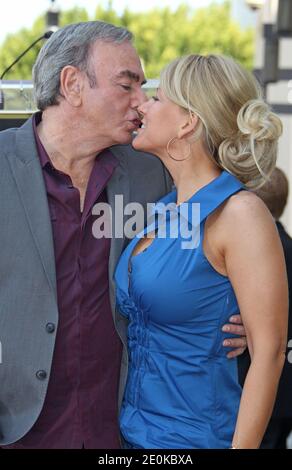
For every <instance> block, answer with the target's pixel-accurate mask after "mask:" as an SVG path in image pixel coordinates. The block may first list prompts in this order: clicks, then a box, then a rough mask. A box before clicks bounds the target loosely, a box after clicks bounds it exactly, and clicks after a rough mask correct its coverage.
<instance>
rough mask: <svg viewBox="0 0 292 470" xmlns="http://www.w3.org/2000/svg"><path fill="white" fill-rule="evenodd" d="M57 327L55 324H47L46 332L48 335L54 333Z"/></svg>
mask: <svg viewBox="0 0 292 470" xmlns="http://www.w3.org/2000/svg"><path fill="white" fill-rule="evenodd" d="M55 329H56V327H55V325H54V323H47V324H46V332H47V333H54V331H55Z"/></svg>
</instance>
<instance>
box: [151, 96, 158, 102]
mask: <svg viewBox="0 0 292 470" xmlns="http://www.w3.org/2000/svg"><path fill="white" fill-rule="evenodd" d="M151 98H152V99H153V100H154V101H159V99H158V98H157V96H151Z"/></svg>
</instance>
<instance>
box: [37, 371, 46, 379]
mask: <svg viewBox="0 0 292 470" xmlns="http://www.w3.org/2000/svg"><path fill="white" fill-rule="evenodd" d="M36 376H37V378H38V379H39V380H45V379H46V378H47V373H46V371H45V370H38V371H37V373H36Z"/></svg>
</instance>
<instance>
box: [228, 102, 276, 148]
mask: <svg viewBox="0 0 292 470" xmlns="http://www.w3.org/2000/svg"><path fill="white" fill-rule="evenodd" d="M237 125H238V129H239V131H240V132H241V133H242V134H243V135H245V136H250V137H251V138H252V139H253V140H257V141H262V140H264V139H267V140H274V139H278V138H279V137H280V135H281V134H282V123H281V121H280V119H279V118H278V116H277V115H276V114H275V113H273V112H272V111H271V109H270V107H269V105H268V104H267V103H265V102H264V101H263V100H261V99H256V100H249V101H247V102H246V103H245V104H244V105H243V106H242V108H241V109H240V111H239V113H238V115H237Z"/></svg>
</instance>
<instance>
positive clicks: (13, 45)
mask: <svg viewBox="0 0 292 470" xmlns="http://www.w3.org/2000/svg"><path fill="white" fill-rule="evenodd" d="M88 19H89V18H88V13H87V11H86V10H85V9H84V8H78V7H76V8H73V9H71V10H67V11H64V12H62V13H61V15H60V25H61V26H64V25H66V24H69V23H75V22H77V21H88ZM45 30H46V28H45V15H44V16H41V17H39V18H38V19H37V20H36V21H35V22H34V24H33V26H32V27H31V28H30V29H28V28H22V29H21V30H20V31H18V32H17V33H15V34H8V35H7V37H6V39H5V40H4V42H3V44H2V45H0V75H1V74H2V72H3V71H4V70H5V69H6V67H8V66H9V65H10V64H12V62H13V61H14V60H15V59H16V57H18V56H19V55H20V54H21V53H22V52H23V51H24V50H25V49H26V48H27V47H29V45H30V44H32V43H33V41H35V40H36V39H37V38H38V37H40V36H42V35H43V34H44V32H45ZM42 45H43V42H42V41H40V42H39V43H38V44H36V45H35V47H33V49H31V50H30V51H29V52H28V53H27V54H26V55H25V56H24V57H23V58H22V59H21V60H20V61H19V62H18V63H17V64H16V65H15V66H14V67H13V68H12V69H11V71H9V72H8V73H7V75H5V80H13V79H15V80H19V79H23V80H31V71H32V66H33V64H34V62H35V60H36V57H37V55H38V53H39V50H40V48H41V47H42Z"/></svg>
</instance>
